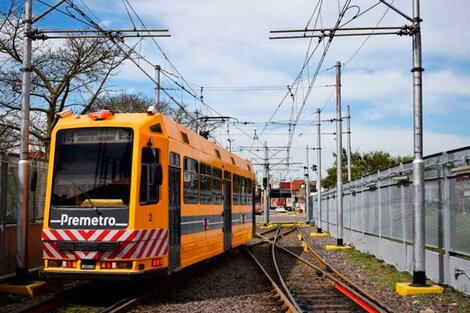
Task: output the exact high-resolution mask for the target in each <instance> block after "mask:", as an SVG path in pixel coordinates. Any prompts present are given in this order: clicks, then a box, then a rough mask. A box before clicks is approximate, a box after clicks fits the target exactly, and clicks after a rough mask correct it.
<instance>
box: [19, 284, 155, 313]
mask: <svg viewBox="0 0 470 313" xmlns="http://www.w3.org/2000/svg"><path fill="white" fill-rule="evenodd" d="M161 285H164V282H163V283H161V284H159V285H155V283H151V282H142V283H139V284H136V283H132V284H131V283H109V282H83V283H80V284H78V285H77V286H75V287H73V288H70V289H68V290H65V291H62V292H59V293H56V294H54V295H52V296H50V297H48V298H46V299H42V300H41V301H39V302H35V303H31V304H30V305H28V306H24V307H22V308H21V309H19V310H16V311H14V312H15V313H26V312H28V313H43V312H61V311H64V312H100V313H118V312H126V311H128V310H129V309H131V308H132V307H133V306H135V305H137V304H138V303H139V301H140V300H141V299H142V298H143V297H145V296H146V295H147V294H148V293H149V292H155V291H156V290H158V289H159V288H161Z"/></svg>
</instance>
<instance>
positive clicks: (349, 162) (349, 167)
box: [345, 104, 351, 182]
mask: <svg viewBox="0 0 470 313" xmlns="http://www.w3.org/2000/svg"><path fill="white" fill-rule="evenodd" d="M346 108H347V111H346V113H347V114H348V116H346V117H345V119H346V120H347V123H346V127H347V131H346V136H347V140H348V145H347V148H346V149H347V152H346V153H347V157H348V182H351V111H350V108H349V104H348V105H347V106H346Z"/></svg>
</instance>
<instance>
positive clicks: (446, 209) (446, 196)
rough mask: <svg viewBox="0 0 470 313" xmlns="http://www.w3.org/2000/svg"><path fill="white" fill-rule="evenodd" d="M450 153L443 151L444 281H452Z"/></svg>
mask: <svg viewBox="0 0 470 313" xmlns="http://www.w3.org/2000/svg"><path fill="white" fill-rule="evenodd" d="M448 161H449V155H448V154H447V152H443V153H442V164H443V165H442V167H441V175H442V185H443V186H442V210H443V225H442V226H443V229H444V234H443V235H444V238H443V239H444V240H443V241H444V247H443V248H444V251H445V254H444V283H445V284H449V283H450V253H449V252H450V238H451V233H450V230H451V222H450V218H451V216H450V182H449V174H450V173H449V167H448V166H447V162H448Z"/></svg>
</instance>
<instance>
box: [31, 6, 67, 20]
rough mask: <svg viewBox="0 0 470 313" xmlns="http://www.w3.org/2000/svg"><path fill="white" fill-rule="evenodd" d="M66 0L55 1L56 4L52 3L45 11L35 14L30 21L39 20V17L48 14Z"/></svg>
mask: <svg viewBox="0 0 470 313" xmlns="http://www.w3.org/2000/svg"><path fill="white" fill-rule="evenodd" d="M65 1H66V0H61V1H59V2H57V3H56V4H54V5H53V6H51V7H50V8H49V9H47V10H46V11H44V12H42V13H41V14H39V15H38V16H36V17H35V18H32V19H31V23H36V22H37V21H39V20H40V19H42V18H43V17H44V16H46V15H47V14H49V13H50V12H51V11H54V10H55V9H57V8H58V7H59V6H60V5H61V4H62V3H64V2H65Z"/></svg>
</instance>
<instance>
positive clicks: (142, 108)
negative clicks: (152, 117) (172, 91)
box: [90, 92, 194, 128]
mask: <svg viewBox="0 0 470 313" xmlns="http://www.w3.org/2000/svg"><path fill="white" fill-rule="evenodd" d="M152 105H154V101H153V100H152V99H150V98H149V97H147V96H145V95H143V94H128V93H125V92H123V93H120V94H116V95H113V96H101V97H99V98H98V99H97V100H96V101H95V103H94V104H93V105H92V106H91V108H90V110H91V111H96V110H101V109H108V110H111V111H113V112H126V113H130V112H147V109H148V108H149V107H150V106H152ZM156 111H157V112H159V113H162V114H163V115H166V116H168V117H171V118H172V119H174V120H175V121H176V122H178V123H181V124H184V125H186V126H188V127H190V128H191V127H192V124H193V121H194V114H193V113H190V112H189V111H188V110H187V108H186V106H185V105H181V104H180V105H178V106H177V108H174V106H172V105H171V103H170V102H160V103H159V104H157V105H156Z"/></svg>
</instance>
